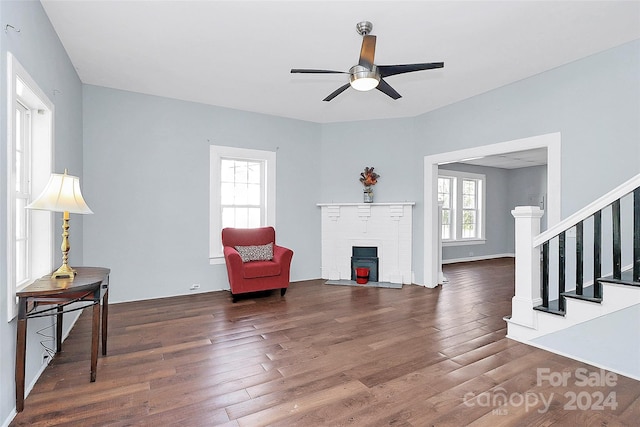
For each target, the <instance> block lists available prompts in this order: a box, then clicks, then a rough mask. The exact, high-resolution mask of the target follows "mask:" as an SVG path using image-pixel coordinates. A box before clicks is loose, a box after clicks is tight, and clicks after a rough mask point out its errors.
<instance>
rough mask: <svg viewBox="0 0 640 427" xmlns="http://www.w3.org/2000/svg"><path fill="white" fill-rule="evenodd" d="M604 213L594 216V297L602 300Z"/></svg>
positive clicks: (599, 212)
mask: <svg viewBox="0 0 640 427" xmlns="http://www.w3.org/2000/svg"><path fill="white" fill-rule="evenodd" d="M601 253H602V211H598V212H596V213H594V214H593V297H594V298H602V283H600V281H599V280H598V279H599V278H600V277H602V266H601V262H602V261H601Z"/></svg>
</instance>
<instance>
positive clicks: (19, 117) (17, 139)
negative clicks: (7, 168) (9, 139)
mask: <svg viewBox="0 0 640 427" xmlns="http://www.w3.org/2000/svg"><path fill="white" fill-rule="evenodd" d="M15 132H16V136H15V144H16V150H19V151H22V147H23V144H22V110H21V109H19V108H16V128H15Z"/></svg>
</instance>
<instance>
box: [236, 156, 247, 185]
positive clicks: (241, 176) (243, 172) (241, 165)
mask: <svg viewBox="0 0 640 427" xmlns="http://www.w3.org/2000/svg"><path fill="white" fill-rule="evenodd" d="M235 165H236V169H235V175H234V179H235V181H236V182H243V183H245V182H247V162H238V161H236V162H235Z"/></svg>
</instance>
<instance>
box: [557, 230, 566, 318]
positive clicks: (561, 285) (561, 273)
mask: <svg viewBox="0 0 640 427" xmlns="http://www.w3.org/2000/svg"><path fill="white" fill-rule="evenodd" d="M565 240H566V232H564V231H563V232H562V233H560V234H559V235H558V311H561V312H563V311H564V297H563V296H562V294H563V293H564V290H565V269H566V264H565V246H566V245H565Z"/></svg>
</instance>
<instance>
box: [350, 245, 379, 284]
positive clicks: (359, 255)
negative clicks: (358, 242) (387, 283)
mask: <svg viewBox="0 0 640 427" xmlns="http://www.w3.org/2000/svg"><path fill="white" fill-rule="evenodd" d="M357 267H366V268H368V269H369V281H370V282H377V281H378V248H377V247H375V246H352V247H351V280H356V268H357Z"/></svg>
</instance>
